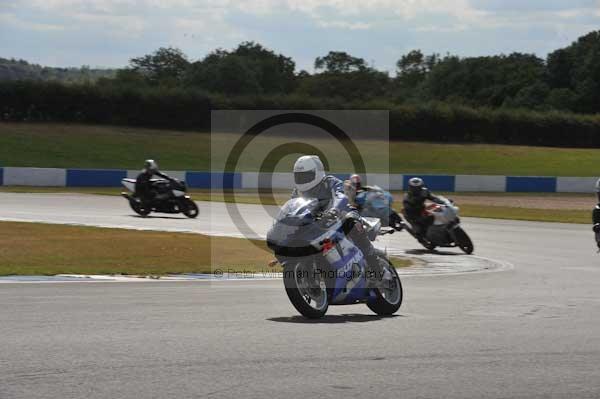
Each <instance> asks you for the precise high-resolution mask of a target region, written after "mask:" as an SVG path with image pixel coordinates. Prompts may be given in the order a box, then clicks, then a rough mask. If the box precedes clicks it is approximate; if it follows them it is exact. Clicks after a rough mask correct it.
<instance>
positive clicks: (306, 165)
mask: <svg viewBox="0 0 600 399" xmlns="http://www.w3.org/2000/svg"><path fill="white" fill-rule="evenodd" d="M324 178H325V168H324V167H323V162H321V160H320V159H319V157H318V156H316V155H304V156H302V157H300V158H298V160H297V161H296V163H295V164H294V183H295V184H296V188H297V189H298V191H300V192H306V191H308V190H310V189H311V188H313V187H315V186H316V185H317V184H319V183H321V181H322V180H323V179H324Z"/></svg>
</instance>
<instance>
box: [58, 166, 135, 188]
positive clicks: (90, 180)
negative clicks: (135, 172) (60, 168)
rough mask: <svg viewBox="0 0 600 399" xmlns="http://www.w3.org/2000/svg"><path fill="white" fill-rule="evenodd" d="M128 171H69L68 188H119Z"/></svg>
mask: <svg viewBox="0 0 600 399" xmlns="http://www.w3.org/2000/svg"><path fill="white" fill-rule="evenodd" d="M126 177H127V171H126V170H101V169H67V187H118V186H120V185H121V180H122V179H124V178H126Z"/></svg>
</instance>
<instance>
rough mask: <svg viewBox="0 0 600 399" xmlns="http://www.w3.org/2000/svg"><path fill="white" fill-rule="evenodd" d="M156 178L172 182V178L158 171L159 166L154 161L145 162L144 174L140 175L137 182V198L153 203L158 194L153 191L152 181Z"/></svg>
mask: <svg viewBox="0 0 600 399" xmlns="http://www.w3.org/2000/svg"><path fill="white" fill-rule="evenodd" d="M154 176H158V177H160V178H163V179H167V180H171V177H169V176H168V175H166V174H164V173H161V172H160V171H159V170H158V164H157V163H156V162H155V161H154V160H152V159H147V160H146V161H145V162H144V169H142V173H140V174H139V175H138V177H137V179H136V180H135V196H136V197H138V198H139V199H140V200H141V201H142V202H144V203H148V202H151V201H152V200H153V199H155V198H156V192H155V191H154V190H153V189H152V183H151V181H150V180H151V179H152V178H153V177H154Z"/></svg>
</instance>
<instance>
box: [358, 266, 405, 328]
mask: <svg viewBox="0 0 600 399" xmlns="http://www.w3.org/2000/svg"><path fill="white" fill-rule="evenodd" d="M380 261H382V262H384V263H385V266H384V267H385V268H386V269H387V270H388V271H389V272H390V273H391V274H392V279H391V280H390V281H388V282H384V283H383V284H385V285H386V286H384V287H380V288H375V295H376V297H375V299H374V300H373V301H372V302H368V303H367V306H368V307H369V309H371V310H372V311H373V312H375V313H376V314H378V315H380V316H391V315H393V314H394V313H396V312H397V311H398V309H400V306H401V305H402V299H403V297H404V292H403V291H402V282H401V281H400V277H399V276H398V272H397V271H396V268H395V267H394V265H392V263H391V262H390V261H389V260H388V259H386V258H382V257H380Z"/></svg>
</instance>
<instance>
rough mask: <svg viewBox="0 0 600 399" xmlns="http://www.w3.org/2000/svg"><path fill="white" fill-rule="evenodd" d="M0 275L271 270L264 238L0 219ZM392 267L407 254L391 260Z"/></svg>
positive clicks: (402, 264)
mask: <svg viewBox="0 0 600 399" xmlns="http://www.w3.org/2000/svg"><path fill="white" fill-rule="evenodd" d="M0 242H2V246H0V275H55V274H125V275H164V274H176V273H212V272H214V271H216V270H217V269H218V270H222V271H224V272H236V273H248V272H273V271H281V269H280V268H279V267H275V268H271V267H269V266H268V265H267V264H268V262H269V261H270V260H272V259H273V255H272V254H271V252H270V251H268V249H267V248H266V244H265V242H264V241H252V240H245V239H240V238H225V237H210V236H205V235H201V234H184V233H170V232H154V231H136V230H124V229H107V228H96V227H81V226H66V225H55V224H42V223H17V222H0ZM392 261H393V263H394V265H395V266H396V267H405V266H409V265H410V264H411V263H410V261H409V260H407V259H400V258H394V259H392Z"/></svg>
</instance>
